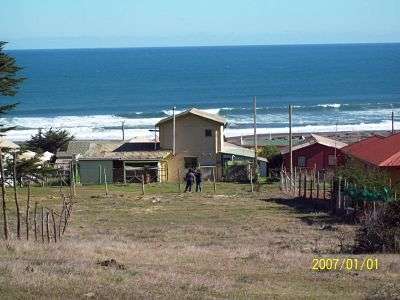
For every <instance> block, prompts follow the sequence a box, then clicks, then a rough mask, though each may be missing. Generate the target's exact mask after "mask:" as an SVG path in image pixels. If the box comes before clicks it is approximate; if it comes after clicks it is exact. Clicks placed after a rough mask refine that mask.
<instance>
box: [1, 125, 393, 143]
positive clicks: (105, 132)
mask: <svg viewBox="0 0 400 300" xmlns="http://www.w3.org/2000/svg"><path fill="white" fill-rule="evenodd" d="M391 125H392V124H391V122H390V121H383V122H377V123H370V124H368V123H358V124H339V125H337V126H336V125H335V124H328V125H310V124H307V125H302V126H300V125H299V126H294V127H293V128H292V131H293V133H307V132H335V131H360V130H371V131H377V130H390V129H391ZM395 127H396V128H400V122H395ZM67 130H68V131H69V132H70V133H71V134H73V135H74V136H75V138H76V139H93V140H100V139H117V140H119V139H121V137H122V132H121V128H120V127H119V128H118V127H115V128H110V129H107V128H105V127H104V126H102V127H90V126H79V127H69V128H67ZM288 130H289V129H288V127H287V126H280V127H275V128H271V127H266V126H260V127H259V128H258V129H257V133H258V134H269V133H271V134H274V133H287V132H288ZM36 133H37V129H24V130H11V131H9V132H7V133H6V136H7V137H8V138H9V139H11V140H13V141H25V140H28V139H29V138H30V137H31V136H32V135H34V134H36ZM251 134H253V128H229V127H228V128H227V129H226V130H225V135H226V136H228V137H229V136H239V135H251ZM125 137H126V138H127V139H132V138H148V139H152V138H154V132H152V131H150V130H149V129H147V128H127V129H125Z"/></svg>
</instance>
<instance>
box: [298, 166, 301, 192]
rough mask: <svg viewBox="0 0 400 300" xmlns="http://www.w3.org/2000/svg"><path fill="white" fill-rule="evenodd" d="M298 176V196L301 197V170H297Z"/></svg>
mask: <svg viewBox="0 0 400 300" xmlns="http://www.w3.org/2000/svg"><path fill="white" fill-rule="evenodd" d="M298 176H299V186H298V188H299V198H300V197H301V172H299V174H298Z"/></svg>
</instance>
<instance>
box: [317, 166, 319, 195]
mask: <svg viewBox="0 0 400 300" xmlns="http://www.w3.org/2000/svg"><path fill="white" fill-rule="evenodd" d="M317 199H319V171H317Z"/></svg>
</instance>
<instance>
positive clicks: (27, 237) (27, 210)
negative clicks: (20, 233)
mask: <svg viewBox="0 0 400 300" xmlns="http://www.w3.org/2000/svg"><path fill="white" fill-rule="evenodd" d="M30 201H31V185H30V183H29V182H28V199H27V200H26V219H25V223H26V240H27V241H29V210H30V208H31V207H30Z"/></svg>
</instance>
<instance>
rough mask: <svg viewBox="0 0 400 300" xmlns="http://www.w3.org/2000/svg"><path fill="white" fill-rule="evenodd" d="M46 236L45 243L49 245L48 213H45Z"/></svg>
mask: <svg viewBox="0 0 400 300" xmlns="http://www.w3.org/2000/svg"><path fill="white" fill-rule="evenodd" d="M46 235H47V242H48V243H50V230H49V212H48V211H47V212H46Z"/></svg>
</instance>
